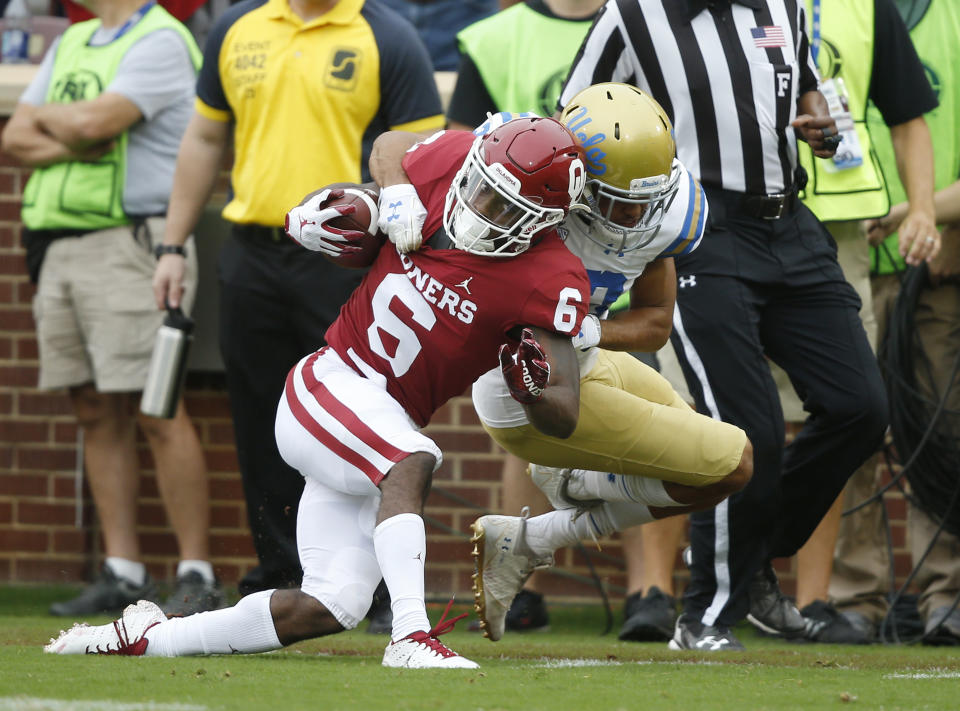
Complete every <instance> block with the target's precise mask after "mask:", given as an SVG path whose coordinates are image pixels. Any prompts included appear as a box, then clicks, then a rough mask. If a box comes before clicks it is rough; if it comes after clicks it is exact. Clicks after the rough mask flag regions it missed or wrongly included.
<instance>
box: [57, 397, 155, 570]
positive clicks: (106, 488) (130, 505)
mask: <svg viewBox="0 0 960 711" xmlns="http://www.w3.org/2000/svg"><path fill="white" fill-rule="evenodd" d="M70 400H71V402H72V404H73V410H74V414H75V415H76V417H77V424H78V425H79V426H80V428H81V429H82V430H83V449H84V456H83V459H84V464H85V466H86V476H87V483H88V485H89V486H90V492H91V494H93V501H94V504H95V505H96V507H97V515H98V517H99V518H100V526H101V530H102V533H103V540H104V547H105V549H106V550H105V553H106V555H107V557H115V558H124V559H126V560H132V561H136V560H139V559H140V547H139V545H138V542H137V526H136V516H137V494H138V492H139V485H140V477H139V472H138V471H137V469H138V467H137V453H136V446H135V439H134V436H135V433H136V427H135V420H134V418H133V416H132V415H131V413H130V411H129V395H127V394H126V393H100V392H97V390H96V389H95V388H94V386H93V384H85V385H80V386H77V387H74V388H71V389H70Z"/></svg>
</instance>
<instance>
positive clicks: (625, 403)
mask: <svg viewBox="0 0 960 711" xmlns="http://www.w3.org/2000/svg"><path fill="white" fill-rule="evenodd" d="M484 428H485V429H486V430H487V432H489V433H490V436H491V437H493V439H494V440H495V441H496V442H497V444H499V445H500V446H501V447H503V448H504V449H506V450H507V451H508V452H510V453H511V454H514V455H516V456H518V457H520V458H522V459H526V460H527V461H530V462H533V463H535V464H543V465H545V466H551V467H572V468H576V469H591V470H596V471H604V472H613V473H616V474H629V475H633V476H647V477H652V478H655V479H662V480H664V481H672V482H676V483H678V484H686V485H689V486H706V485H708V484H712V483H714V482H716V481H717V480H718V479H721V478H723V477H724V476H726V475H727V474H729V473H730V472H732V471H733V470H734V469H735V468H736V467H737V464H738V463H739V462H740V457H741V455H742V454H743V448H744V445H745V444H746V439H747V436H746V434H745V433H744V431H743V430H741V429H740V428H739V427H735V426H734V425H731V424H728V423H726V422H721V421H719V420H714V419H712V418H710V417H706V416H704V415H700V414H698V413H696V412H694V410H693V409H692V408H691V407H690V406H689V405H687V403H685V402H684V401H683V400H682V399H681V398H680V396H679V395H677V393H676V392H675V391H674V390H673V388H672V387H671V386H670V383H668V382H667V381H666V379H665V378H663V376H661V375H660V374H659V373H658V372H657V371H656V370H654V369H653V368H651V367H649V366H648V365H645V364H644V363H641V362H640V361H639V360H637V359H636V358H634V357H633V356H631V355H630V354H629V353H622V352H613V351H604V350H599V351H598V358H597V362H596V364H595V365H594V367H593V369H592V370H591V371H590V372H589V373H587V374H586V375H585V376H583V377H582V378H581V379H580V419H579V422H578V424H577V429H576V430H575V431H574V433H573V435H572V436H570V437H569V438H567V439H558V438H556V437H549V436H547V435H545V434H542V433H541V432H539V431H537V429H536V428H534V426H533V425H531V424H525V425H521V426H518V427H507V428H495V427H488V426H486V425H484Z"/></svg>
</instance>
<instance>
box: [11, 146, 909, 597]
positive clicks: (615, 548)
mask: <svg viewBox="0 0 960 711" xmlns="http://www.w3.org/2000/svg"><path fill="white" fill-rule="evenodd" d="M24 181H25V174H24V172H23V171H22V170H20V169H18V168H16V167H15V166H14V165H12V164H11V163H10V161H9V159H7V158H6V157H5V156H0V582H2V581H17V582H33V581H57V582H72V581H78V580H81V579H83V578H84V576H86V575H89V574H90V573H91V571H92V570H93V569H94V568H95V567H96V565H97V564H98V562H99V557H100V555H101V550H102V549H101V545H100V541H99V534H98V529H97V524H96V516H95V515H94V512H93V507H92V502H91V500H90V497H89V492H88V491H87V490H86V489H85V488H82V490H81V493H80V496H79V497H78V496H77V493H76V491H75V472H76V470H77V429H76V427H75V426H74V424H73V422H72V418H71V415H70V408H69V405H68V402H67V400H66V398H65V396H64V395H62V394H48V393H41V392H38V391H37V390H36V389H35V387H34V385H35V383H36V376H37V345H36V341H35V339H34V325H33V319H32V316H31V310H30V303H31V298H32V296H33V287H32V286H31V285H30V284H29V282H28V280H27V278H26V276H25V274H26V271H25V266H24V260H23V252H22V249H21V248H20V234H19V232H20V228H19V220H18V216H19V199H20V191H21V189H22V187H23V184H24ZM188 385H189V388H188V393H187V406H188V409H189V411H190V412H191V414H192V416H193V418H194V422H195V424H196V427H197V429H198V432H199V434H200V438H201V442H202V443H203V446H204V451H205V454H206V461H207V466H208V468H209V471H210V491H211V499H212V501H211V508H212V528H211V532H210V534H211V543H212V556H213V562H214V564H215V566H216V569H217V572H218V574H219V575H220V577H221V578H222V579H223V580H224V581H225V582H227V583H233V582H234V581H236V580H237V579H238V578H239V577H240V576H241V575H242V574H243V573H244V572H245V571H246V570H247V569H248V568H250V567H251V566H252V565H253V564H254V558H253V554H252V547H251V545H250V542H249V537H248V535H247V530H246V524H245V521H246V511H245V506H244V502H243V494H242V488H241V484H240V478H239V475H238V474H237V462H236V456H235V453H234V449H233V432H232V427H231V422H230V416H229V410H228V407H227V402H226V395H225V393H224V391H223V388H222V387H221V386H220V385H219V378H217V377H191V380H190V382H189V383H188ZM427 432H428V434H430V436H432V437H433V438H435V440H436V441H437V443H438V444H439V445H440V447H441V448H442V449H443V451H444V456H445V460H444V465H443V467H442V468H441V469H440V471H439V472H438V473H437V476H436V478H435V488H436V489H437V490H442V491H443V492H448V493H449V494H453V495H456V496H457V497H460V498H462V499H466V500H467V501H469V502H471V504H473V505H474V506H475V507H479V508H481V509H487V510H497V508H498V506H499V493H500V491H499V472H500V465H501V454H500V452H499V451H498V450H497V448H496V447H495V445H493V444H492V443H491V441H490V440H489V438H488V437H487V436H486V434H485V433H484V432H483V430H482V429H481V428H480V426H479V423H478V421H477V419H476V415H475V414H474V412H473V409H472V407H471V405H470V401H469V399H467V398H464V397H461V398H457V399H455V400H453V401H452V402H450V403H448V404H447V405H446V406H445V407H444V408H443V409H442V410H441V411H440V412H439V413H438V414H437V416H436V417H435V418H434V421H433V424H431V426H430V427H429V429H428V430H427ZM141 465H142V487H141V489H142V494H141V499H140V505H139V511H138V513H139V521H140V525H139V534H140V540H141V543H142V548H143V557H144V560H145V561H146V562H147V564H148V565H149V568H150V572H151V574H152V575H153V576H154V577H155V578H157V579H160V580H165V579H169V578H170V577H171V575H172V572H173V570H174V566H175V565H176V546H175V544H174V539H173V536H172V534H171V532H170V530H169V528H168V527H167V523H166V517H165V514H164V511H163V507H162V505H161V503H160V499H159V496H158V493H157V487H156V483H155V480H154V476H153V471H152V466H153V465H152V462H151V461H150V455H149V453H148V451H147V449H146V447H145V445H143V444H141ZM892 511H893V513H894V516H895V519H896V520H895V521H894V542H895V545H896V546H897V557H898V570H899V571H900V572H901V575H902V574H904V573H905V572H906V571H907V570H908V565H909V554H908V553H907V551H906V549H905V548H904V545H905V543H904V539H905V536H904V527H903V516H904V513H903V502H902V501H897V502H896V503H895V504H894V505H893V506H892ZM477 515H478V512H477V511H476V510H475V509H472V508H469V507H467V506H465V505H462V504H461V503H458V502H457V501H455V500H452V499H451V498H450V497H449V496H444V495H443V494H442V493H441V492H440V491H434V493H432V494H431V496H430V500H429V502H428V506H427V517H428V529H427V530H428V535H429V538H430V541H429V555H430V559H429V564H428V567H427V570H428V590H429V592H430V593H432V594H435V595H446V594H448V593H450V592H457V593H458V594H459V596H460V598H461V599H463V596H464V595H466V594H468V591H469V589H470V575H471V573H472V564H471V561H470V555H469V551H470V546H469V543H468V542H467V541H466V539H465V536H464V534H465V533H466V532H467V531H469V524H470V522H471V521H472V520H473V519H474V518H475V517H476V516H477ZM78 516H79V517H80V522H79V525H77V517H78ZM448 529H453V531H454V532H456V533H454V532H451V531H450V530H448ZM587 551H588V555H589V556H590V559H591V560H592V561H593V563H594V564H595V565H596V566H597V569H598V572H599V573H600V575H601V577H602V578H603V579H604V581H605V582H606V583H607V585H608V586H610V589H611V591H612V592H613V593H614V596H617V595H619V593H620V591H621V590H620V588H621V587H622V586H623V585H624V576H623V566H622V564H621V563H620V560H619V543H618V542H616V541H611V542H604V546H603V551H602V552H597V551H596V549H595V548H594V547H592V546H588V547H587ZM557 562H558V568H559V572H558V573H557V574H555V575H551V576H549V577H548V580H547V581H546V583H547V587H548V590H549V591H550V592H551V594H553V595H556V596H564V597H567V598H575V597H584V596H586V597H594V596H595V594H596V593H595V591H594V589H593V587H592V585H591V583H589V581H588V580H587V577H586V576H588V574H589V572H588V567H587V563H586V561H585V559H584V557H583V555H582V553H580V552H577V551H573V550H568V551H564V552H563V553H562V554H561V555H560V556H559V558H558V561H557ZM785 570H786V574H785V575H784V576H783V578H784V587H785V588H786V589H787V590H791V589H792V587H793V584H792V576H791V574H790V572H789V568H786V569H785ZM569 574H573V575H575V576H580V577H576V578H573V577H570V575H569ZM677 577H678V579H679V580H681V581H682V579H683V578H685V577H686V572H685V571H684V570H683V569H682V566H681V565H678V570H677Z"/></svg>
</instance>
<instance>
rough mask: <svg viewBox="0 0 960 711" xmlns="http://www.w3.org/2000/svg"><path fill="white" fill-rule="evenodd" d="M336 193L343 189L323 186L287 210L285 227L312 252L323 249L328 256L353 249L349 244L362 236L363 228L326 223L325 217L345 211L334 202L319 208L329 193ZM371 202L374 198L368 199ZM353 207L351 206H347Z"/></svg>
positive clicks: (295, 239)
mask: <svg viewBox="0 0 960 711" xmlns="http://www.w3.org/2000/svg"><path fill="white" fill-rule="evenodd" d="M337 193H343V190H330V189H329V188H328V189H327V190H323V191H322V192H320V193H318V194H316V195H314V196H313V197H312V198H310V199H309V200H307V201H306V202H305V203H304V204H303V205H297V207H295V208H293V209H292V210H290V212H288V213H287V217H286V220H285V221H284V229H285V230H286V232H287V235H289V236H290V239H292V240H293V241H294V242H296V243H297V244H299V245H301V246H303V247H306V248H307V249H309V250H310V251H311V252H323V253H324V254H326V255H328V256H331V257H338V256H340V255H341V254H343V253H344V252H351V251H354V250H355V249H356V247H353V246H351V245H350V243H351V242H352V241H355V240H357V239H359V238H360V237H362V236H363V233H362V232H356V231H354V230H341V229H338V228H336V227H329V226H327V225H325V223H326V221H327V220H332V219H334V218H335V217H340V216H341V215H343V214H345V213H344V209H345V208H344V206H342V205H333V206H331V207H324V208H321V205H323V204H324V203H325V202H326V201H327V200H329V199H330V198H331V197H333V198H337V197H340V196H339V195H337ZM370 204H371V205H372V204H373V202H372V201H371V202H370ZM346 209H347V210H352V209H353V208H352V206H351V207H349V208H346Z"/></svg>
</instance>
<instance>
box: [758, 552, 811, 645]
mask: <svg viewBox="0 0 960 711" xmlns="http://www.w3.org/2000/svg"><path fill="white" fill-rule="evenodd" d="M747 619H748V620H750V622H751V623H753V625H754V627H757V628H759V629H760V630H761V631H763V632H766V633H767V634H772V635H779V636H783V637H786V638H787V639H792V638H795V637H802V636H803V635H804V633H805V632H806V629H807V625H806V622H805V621H804V619H803V615H801V614H800V611H799V610H798V609H797V606H796V605H794V604H793V601H792V600H791V599H790V598H788V597H787V596H786V595H784V594H783V593H782V592H781V591H780V582H779V581H778V580H777V574H776V573H775V572H773V566H772V565H770V563H767V564H766V565H764V566H763V567H762V568H760V570H758V571H757V574H756V575H754V576H753V580H751V581H750V612H748V613H747Z"/></svg>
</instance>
